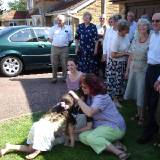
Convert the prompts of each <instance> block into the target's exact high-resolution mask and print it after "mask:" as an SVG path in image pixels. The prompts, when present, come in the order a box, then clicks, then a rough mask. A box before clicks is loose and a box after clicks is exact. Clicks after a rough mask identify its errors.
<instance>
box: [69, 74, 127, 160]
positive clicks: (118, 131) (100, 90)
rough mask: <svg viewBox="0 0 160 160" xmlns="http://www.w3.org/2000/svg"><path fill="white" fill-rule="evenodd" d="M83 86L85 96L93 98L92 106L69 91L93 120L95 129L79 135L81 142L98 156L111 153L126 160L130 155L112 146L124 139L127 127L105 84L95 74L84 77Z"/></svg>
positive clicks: (121, 159)
mask: <svg viewBox="0 0 160 160" xmlns="http://www.w3.org/2000/svg"><path fill="white" fill-rule="evenodd" d="M81 86H82V90H83V92H84V94H86V95H88V96H92V103H91V106H88V105H87V104H85V103H84V102H83V101H82V100H81V99H80V98H79V97H78V96H77V95H76V93H75V92H73V91H69V94H71V95H72V96H73V97H74V99H75V100H76V101H77V103H78V105H79V106H80V108H81V109H82V111H83V112H84V113H85V114H86V115H87V116H89V117H92V118H93V129H92V130H89V131H85V132H83V133H81V134H80V135H79V138H80V141H81V142H82V143H84V144H86V145H88V146H90V147H91V148H92V149H93V150H94V151H95V152H96V153H97V154H100V153H101V152H103V151H105V150H106V151H110V152H112V153H113V154H115V155H117V156H118V157H119V159H120V160H126V159H127V158H128V157H129V154H128V153H126V152H125V151H122V150H120V149H118V148H116V147H115V146H114V145H112V142H114V141H117V140H120V139H121V138H123V136H124V134H125V131H126V125H125V121H124V119H123V117H122V115H121V114H120V113H119V112H118V110H117V108H116V106H115V105H114V103H113V101H112V100H111V98H110V97H109V95H108V94H106V88H105V85H104V83H103V82H101V80H100V79H99V78H98V77H96V76H95V75H94V74H86V75H84V76H83V77H82V80H81Z"/></svg>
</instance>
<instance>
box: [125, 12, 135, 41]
mask: <svg viewBox="0 0 160 160" xmlns="http://www.w3.org/2000/svg"><path fill="white" fill-rule="evenodd" d="M134 18H135V15H134V13H133V12H132V11H129V12H128V13H127V21H128V22H129V24H130V28H129V39H130V42H132V40H133V38H134V34H135V32H136V29H137V23H136V22H135V21H134Z"/></svg>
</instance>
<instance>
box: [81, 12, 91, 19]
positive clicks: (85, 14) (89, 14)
mask: <svg viewBox="0 0 160 160" xmlns="http://www.w3.org/2000/svg"><path fill="white" fill-rule="evenodd" d="M85 16H89V17H90V20H92V14H91V13H90V12H85V13H84V14H83V18H84V17H85Z"/></svg>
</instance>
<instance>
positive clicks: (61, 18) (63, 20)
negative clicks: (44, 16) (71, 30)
mask: <svg viewBox="0 0 160 160" xmlns="http://www.w3.org/2000/svg"><path fill="white" fill-rule="evenodd" d="M56 19H57V20H58V19H60V20H62V22H65V16H64V15H62V14H59V15H57V18H56Z"/></svg>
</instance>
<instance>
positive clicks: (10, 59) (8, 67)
mask: <svg viewBox="0 0 160 160" xmlns="http://www.w3.org/2000/svg"><path fill="white" fill-rule="evenodd" d="M0 69H1V72H2V74H4V75H5V76H8V77H13V76H17V75H19V74H20V73H21V71H22V69H23V64H22V61H21V60H20V59H19V58H18V57H14V56H7V57H4V58H3V59H2V60H1V62H0Z"/></svg>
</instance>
